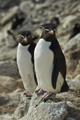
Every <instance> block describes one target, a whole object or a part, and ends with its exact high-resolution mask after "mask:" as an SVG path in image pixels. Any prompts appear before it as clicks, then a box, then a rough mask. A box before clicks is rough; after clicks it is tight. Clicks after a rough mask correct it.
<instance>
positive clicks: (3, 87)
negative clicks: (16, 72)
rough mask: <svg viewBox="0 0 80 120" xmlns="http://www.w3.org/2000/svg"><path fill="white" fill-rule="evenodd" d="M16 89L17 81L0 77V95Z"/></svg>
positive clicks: (7, 77)
mask: <svg viewBox="0 0 80 120" xmlns="http://www.w3.org/2000/svg"><path fill="white" fill-rule="evenodd" d="M16 88H17V81H16V80H15V79H14V78H11V77H9V76H1V75H0V93H2V92H12V91H14V90H15V89H16Z"/></svg>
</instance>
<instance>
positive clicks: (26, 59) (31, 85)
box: [17, 44, 36, 91]
mask: <svg viewBox="0 0 80 120" xmlns="http://www.w3.org/2000/svg"><path fill="white" fill-rule="evenodd" d="M28 47H29V46H27V47H24V46H22V45H21V44H19V45H18V49H17V65H18V69H19V73H20V75H21V78H22V81H23V84H24V87H25V89H27V91H33V90H34V89H35V87H36V83H35V80H34V71H33V64H32V61H31V54H30V52H29V51H28Z"/></svg>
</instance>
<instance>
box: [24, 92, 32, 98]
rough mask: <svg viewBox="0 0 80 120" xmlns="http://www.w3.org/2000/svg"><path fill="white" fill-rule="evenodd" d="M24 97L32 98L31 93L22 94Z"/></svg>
mask: <svg viewBox="0 0 80 120" xmlns="http://www.w3.org/2000/svg"><path fill="white" fill-rule="evenodd" d="M24 95H26V97H30V98H31V97H32V93H29V92H27V93H24Z"/></svg>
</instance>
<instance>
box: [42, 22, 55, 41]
mask: <svg viewBox="0 0 80 120" xmlns="http://www.w3.org/2000/svg"><path fill="white" fill-rule="evenodd" d="M56 28H57V26H56V25H55V24H53V23H50V24H44V25H42V30H43V31H42V35H41V37H42V38H44V39H45V40H46V41H50V40H51V38H52V37H53V38H55V33H56ZM47 38H49V39H47Z"/></svg>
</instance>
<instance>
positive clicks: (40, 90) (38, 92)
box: [35, 88, 44, 95]
mask: <svg viewBox="0 0 80 120" xmlns="http://www.w3.org/2000/svg"><path fill="white" fill-rule="evenodd" d="M35 92H36V93H37V94H38V95H40V94H42V93H44V90H43V89H41V88H39V89H38V90H36V91H35Z"/></svg>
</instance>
